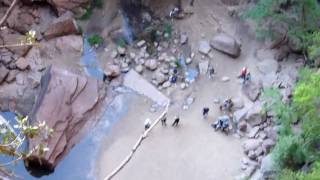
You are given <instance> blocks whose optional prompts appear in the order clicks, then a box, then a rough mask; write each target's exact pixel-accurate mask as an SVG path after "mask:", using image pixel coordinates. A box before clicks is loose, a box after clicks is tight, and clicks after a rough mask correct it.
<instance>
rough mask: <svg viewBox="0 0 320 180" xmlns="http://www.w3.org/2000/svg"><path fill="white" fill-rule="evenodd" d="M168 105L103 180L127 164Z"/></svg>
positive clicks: (162, 115)
mask: <svg viewBox="0 0 320 180" xmlns="http://www.w3.org/2000/svg"><path fill="white" fill-rule="evenodd" d="M169 105H170V102H168V104H167V106H166V108H165V110H164V111H163V113H162V114H161V115H160V116H159V117H158V118H157V119H156V120H155V121H154V123H153V124H152V125H151V127H150V128H149V129H147V130H146V131H145V132H144V133H143V134H142V135H141V136H140V137H139V139H138V141H137V142H136V143H135V145H134V146H133V147H132V149H131V151H130V153H129V154H128V155H127V157H126V158H125V159H124V160H123V161H122V162H121V163H120V165H119V166H118V167H116V168H115V169H114V170H113V171H112V172H111V173H110V174H109V175H108V176H106V177H105V178H104V180H111V179H112V178H113V177H114V176H115V175H116V174H118V173H119V172H120V170H121V169H122V168H123V167H124V166H125V165H126V164H128V162H129V161H130V159H131V158H132V157H133V155H134V153H135V152H136V151H137V149H138V148H139V146H140V145H141V143H142V141H143V140H144V139H146V138H147V135H148V134H149V132H150V131H151V130H152V129H153V127H154V126H156V125H157V124H158V122H159V121H160V120H161V119H162V118H163V117H165V116H166V114H167V112H168V109H169Z"/></svg>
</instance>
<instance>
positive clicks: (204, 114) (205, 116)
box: [202, 107, 209, 119]
mask: <svg viewBox="0 0 320 180" xmlns="http://www.w3.org/2000/svg"><path fill="white" fill-rule="evenodd" d="M208 114H209V108H208V107H204V108H203V110H202V116H203V118H204V119H207V117H208Z"/></svg>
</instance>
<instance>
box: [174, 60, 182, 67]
mask: <svg viewBox="0 0 320 180" xmlns="http://www.w3.org/2000/svg"><path fill="white" fill-rule="evenodd" d="M174 64H175V65H176V67H177V68H178V69H180V68H182V66H181V64H180V61H179V59H176V60H175V61H174Z"/></svg>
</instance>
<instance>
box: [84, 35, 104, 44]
mask: <svg viewBox="0 0 320 180" xmlns="http://www.w3.org/2000/svg"><path fill="white" fill-rule="evenodd" d="M88 42H89V44H90V46H97V45H100V44H102V43H103V38H102V37H101V36H99V35H98V34H92V35H90V36H89V37H88Z"/></svg>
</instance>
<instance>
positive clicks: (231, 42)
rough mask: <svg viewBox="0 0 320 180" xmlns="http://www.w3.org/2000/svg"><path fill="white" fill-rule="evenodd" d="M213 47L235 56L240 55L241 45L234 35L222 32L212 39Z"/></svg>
mask: <svg viewBox="0 0 320 180" xmlns="http://www.w3.org/2000/svg"><path fill="white" fill-rule="evenodd" d="M210 45H211V47H213V48H214V49H216V50H218V51H221V52H223V53H225V54H227V55H229V56H231V57H233V58H237V57H239V56H240V52H241V45H240V43H238V42H237V41H236V40H235V39H234V38H233V37H231V36H229V35H227V34H224V33H221V34H218V35H216V36H215V37H213V39H212V40H211V41H210Z"/></svg>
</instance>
